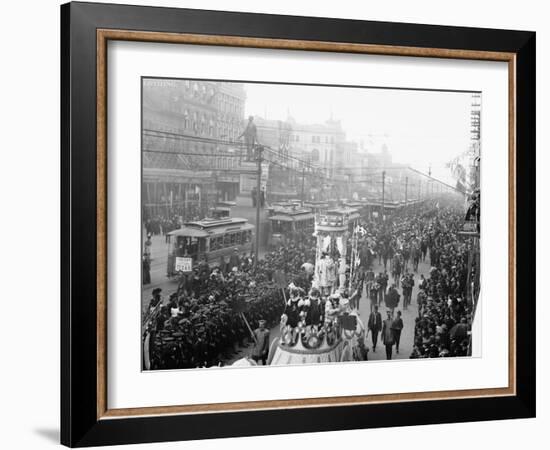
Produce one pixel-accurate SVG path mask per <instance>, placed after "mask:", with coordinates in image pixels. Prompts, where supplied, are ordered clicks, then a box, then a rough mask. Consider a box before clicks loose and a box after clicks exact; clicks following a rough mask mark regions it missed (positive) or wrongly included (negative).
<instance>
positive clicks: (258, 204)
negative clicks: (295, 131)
mask: <svg viewBox="0 0 550 450" xmlns="http://www.w3.org/2000/svg"><path fill="white" fill-rule="evenodd" d="M263 151H264V148H263V147H262V146H261V145H258V146H256V161H257V162H258V170H257V172H256V177H257V179H256V192H257V194H256V195H257V197H256V199H257V200H256V245H255V246H254V269H256V267H258V252H259V250H260V209H261V205H262V202H261V198H262V196H261V190H262V153H263Z"/></svg>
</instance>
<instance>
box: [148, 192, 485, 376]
mask: <svg viewBox="0 0 550 450" xmlns="http://www.w3.org/2000/svg"><path fill="white" fill-rule="evenodd" d="M419 211H421V212H419ZM457 218H458V217H457V215H456V213H455V212H453V209H452V208H440V207H439V202H438V203H437V204H435V203H432V202H430V203H428V204H426V205H423V207H422V208H421V209H420V210H419V208H418V207H415V208H414V209H411V210H408V211H403V212H401V213H396V214H395V216H394V217H392V219H390V220H388V221H387V222H385V223H382V224H381V223H380V222H378V221H360V223H359V224H358V225H357V227H356V230H357V231H358V233H357V236H356V238H357V242H356V244H355V245H356V246H357V247H361V251H360V252H356V255H357V261H356V262H354V263H353V264H352V265H356V266H358V267H357V271H356V275H355V278H353V279H354V280H356V282H355V283H354V284H353V286H352V285H351V283H350V276H351V274H350V273H349V264H346V265H344V266H343V267H344V268H346V270H347V271H346V272H344V275H345V276H344V277H343V278H340V283H341V284H340V288H339V289H336V290H335V289H334V286H332V287H331V288H330V289H328V290H326V289H327V288H325V287H324V286H325V284H324V282H322V281H321V282H320V279H316V276H317V275H313V274H312V273H311V271H312V270H313V264H312V262H313V261H315V260H316V258H317V261H318V264H317V265H320V264H322V263H319V260H318V257H316V256H315V241H314V238H313V237H308V236H307V235H302V236H301V238H300V239H299V242H297V243H290V244H289V245H287V246H286V247H279V248H276V249H270V250H266V251H265V252H262V253H261V256H260V259H259V260H258V262H257V265H255V264H254V255H253V254H250V255H248V254H242V255H239V254H238V253H237V252H235V254H234V255H232V256H231V258H229V260H228V262H227V265H226V266H225V267H221V266H217V267H214V268H209V267H208V266H207V265H206V264H204V265H203V266H202V267H199V268H196V269H195V270H194V272H193V275H192V276H189V277H185V279H186V281H185V283H182V282H181V280H180V281H179V284H178V283H176V282H175V281H174V280H172V281H170V280H166V276H165V275H163V274H165V267H166V247H167V244H166V237H164V236H162V235H158V236H151V237H149V238H148V240H149V241H150V242H151V245H150V257H151V261H152V263H151V284H150V285H146V286H144V290H143V292H144V295H143V299H144V300H145V301H144V302H143V304H142V310H143V313H144V316H145V317H147V316H149V313H150V312H151V311H157V312H158V314H157V315H156V318H155V320H156V327H157V331H160V333H168V334H169V335H168V336H166V337H163V338H162V339H161V341H159V342H167V343H168V344H170V343H171V342H172V341H171V340H170V339H174V338H178V337H180V338H182V337H183V336H184V335H185V330H187V331H190V330H191V327H193V328H195V327H196V328H197V329H198V330H200V335H199V336H200V337H199V342H201V343H202V344H203V348H202V349H201V350H200V352H201V353H200V354H201V355H202V356H201V357H200V358H201V359H202V357H204V360H202V361H199V360H197V357H198V355H197V354H196V353H197V352H198V351H199V350H197V347H196V346H195V345H193V344H192V342H191V341H190V345H191V346H190V347H189V349H188V351H189V355H190V358H191V359H192V360H193V359H194V360H195V361H196V362H192V361H188V363H189V364H193V365H194V366H195V367H210V366H213V365H216V366H225V365H232V364H235V363H236V362H238V361H240V360H243V359H245V360H246V359H247V358H251V356H253V355H252V353H253V351H254V348H255V347H256V345H257V341H256V339H254V333H252V330H253V329H254V328H256V327H257V326H258V324H260V325H261V324H262V323H263V324H264V325H263V327H265V330H266V332H265V333H266V335H267V336H268V337H269V339H268V341H267V343H266V344H265V346H266V348H273V347H274V346H276V345H277V344H278V343H279V341H281V340H282V339H284V338H285V336H286V334H285V333H287V334H288V332H291V333H307V332H308V331H304V330H306V327H310V331H309V332H312V331H311V330H313V329H315V332H317V331H316V330H317V328H316V327H317V325H316V323H317V322H318V323H319V324H321V323H323V319H322V318H321V319H315V318H313V319H312V318H311V317H313V316H311V314H312V313H311V308H312V306H311V305H312V302H313V303H315V302H318V303H319V304H323V305H328V304H329V303H330V304H331V305H333V306H331V308H332V307H334V308H337V310H338V311H339V312H338V313H337V314H340V313H341V312H342V308H344V309H346V308H347V309H348V310H349V311H350V312H353V314H354V315H355V316H356V317H357V321H358V322H359V323H361V324H362V325H361V326H362V327H363V328H362V329H361V330H360V331H358V332H357V336H358V337H359V341H358V342H360V346H361V348H363V351H364V353H363V358H362V359H363V360H369V361H373V360H382V359H384V360H387V359H406V358H424V357H437V356H466V355H467V351H468V350H467V349H468V347H469V345H470V344H469V329H470V327H471V320H472V316H471V308H472V305H471V304H469V302H468V301H467V300H466V298H465V297H466V290H467V287H466V278H467V276H468V275H467V267H466V260H467V252H468V251H469V250H471V247H470V245H469V244H468V243H467V241H466V242H457V241H455V239H456V236H455V234H454V233H455V232H456V230H457V223H458V221H457V220H456V219H457ZM359 232H361V233H359ZM355 234H356V233H354V235H355ZM360 234H362V236H360ZM346 235H347V232H346ZM340 248H341V251H342V252H343V254H344V255H345V254H346V250H345V249H344V248H342V247H340ZM352 257H353V255H352ZM322 260H323V258H322V259H321V261H322ZM233 264H236V265H233ZM308 264H309V265H310V266H311V267H308ZM384 265H385V267H384ZM470 271H472V272H475V270H473V268H472V267H470ZM281 273H284V274H285V277H284V278H285V282H284V286H281V284H280V283H279V281H278V280H277V278H278V274H281ZM340 273H343V272H342V271H340ZM384 274H386V277H387V278H385V276H384ZM319 283H321V284H319ZM348 283H349V284H350V287H349V288H348V287H347V284H348ZM350 288H351V289H350ZM354 288H355V289H354ZM394 297H395V298H396V301H395V302H393V300H391V301H390V299H391V298H394ZM287 299H288V300H287ZM407 303H408V304H407ZM339 305H340V306H339ZM348 305H349V306H348ZM323 308H326V309H325V311H328V306H326V307H325V306H323ZM374 308H378V312H379V314H380V315H379V317H380V319H379V322H380V324H381V326H378V327H377V326H376V325H374V326H371V312H373V311H374ZM289 309H295V311H296V316H295V317H296V319H294V323H292V324H291V329H290V331H289V330H288V329H287V330H286V331H285V326H286V327H290V325H287V321H288V323H291V320H292V319H291V317H292V316H291V314H290V312H289ZM320 314H321V316H322V315H323V314H322V313H320ZM325 314H326V315H328V314H329V313H328V312H326V313H325ZM438 314H439V317H438ZM315 317H317V316H315ZM384 319H386V320H384ZM324 320H325V325H324V326H326V323H327V322H326V320H327V318H326V317H325V319H324ZM396 320H397V321H398V323H400V325H399V333H396V332H395V330H394V329H393V328H392V338H395V337H396V336H397V338H396V339H395V342H392V344H391V345H389V346H388V345H387V342H385V341H384V339H383V338H382V333H383V332H384V329H383V328H382V329H381V327H383V326H386V324H390V323H391V326H392V327H393V326H395V323H396ZM302 321H303V322H302ZM316 321H317V322H316ZM388 321H389V322H388ZM144 324H145V325H147V322H144ZM308 324H309V325H308ZM150 325H151V322H149V325H148V326H150ZM261 326H262V325H261ZM388 326H389V325H388ZM186 327H187V328H186ZM294 327H296V328H294ZM300 327H303V328H302V329H301V330H300ZM357 327H358V328H357V330H359V325H357ZM159 328H160V330H159ZM171 329H172V330H171ZM174 330H176V331H174ZM295 330H299V331H295ZM373 334H375V335H376V341H377V345H376V347H375V346H374V341H373ZM229 335H230V336H233V338H232V339H231V341H229V342H228V341H227V336H229ZM291 336H295V334H291ZM306 336H307V334H306ZM291 339H294V341H291V342H292V343H293V345H296V341H295V339H296V338H295V337H292V338H291ZM386 339H387V338H386ZM209 340H212V341H213V342H208V341H209ZM397 343H399V347H398V345H397ZM385 344H386V345H385ZM279 345H280V344H279ZM163 348H164V347H163ZM168 348H169V346H168ZM180 349H181V347H180ZM388 352H389V353H388ZM193 353H195V356H192V354H193ZM177 358H178V360H179V358H180V356H178V357H177ZM181 362H182V361H181V360H179V362H178V361H176V360H174V361H172V364H176V367H178V366H179V364H181ZM157 363H159V362H157ZM161 364H163V365H164V364H168V365H169V364H170V362H168V363H167V362H166V361H163V362H162V363H161ZM168 367H170V366H168Z"/></svg>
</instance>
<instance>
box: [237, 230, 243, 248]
mask: <svg viewBox="0 0 550 450" xmlns="http://www.w3.org/2000/svg"><path fill="white" fill-rule="evenodd" d="M242 243H243V235H242V233H240V232H239V233H235V244H237V245H241V244H242Z"/></svg>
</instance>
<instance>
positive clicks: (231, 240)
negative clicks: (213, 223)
mask: <svg viewBox="0 0 550 450" xmlns="http://www.w3.org/2000/svg"><path fill="white" fill-rule="evenodd" d="M229 242H230V243H231V245H234V244H235V233H231V234H230V235H229Z"/></svg>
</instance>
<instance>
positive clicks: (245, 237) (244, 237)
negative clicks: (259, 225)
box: [210, 230, 252, 251]
mask: <svg viewBox="0 0 550 450" xmlns="http://www.w3.org/2000/svg"><path fill="white" fill-rule="evenodd" d="M250 242H252V230H248V231H236V232H234V233H228V234H225V235H223V236H218V237H214V238H210V251H214V250H221V249H222V248H227V247H232V246H235V245H244V244H248V243H250Z"/></svg>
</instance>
